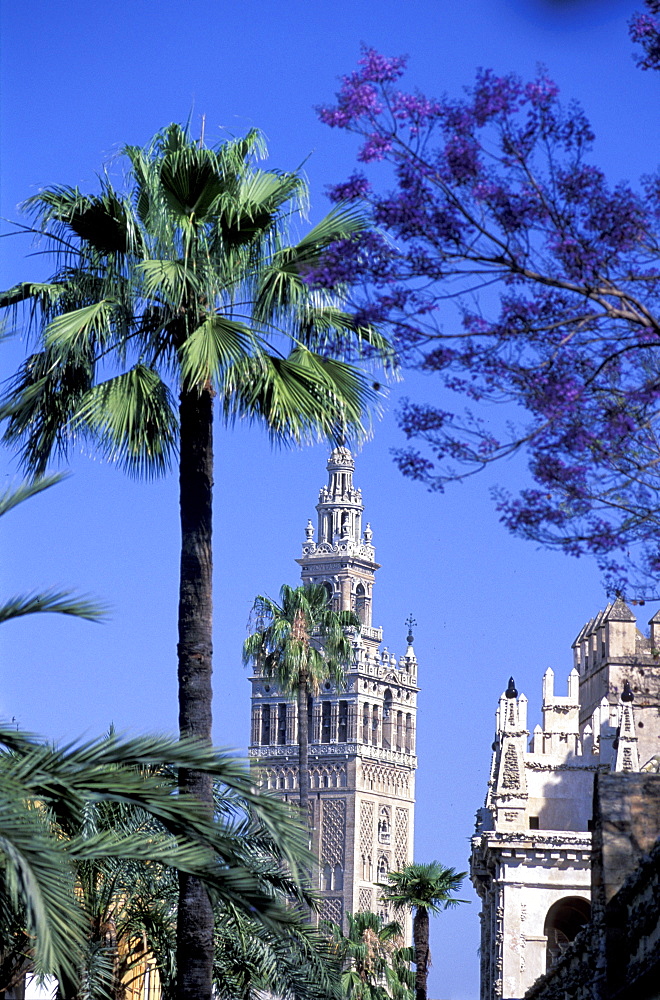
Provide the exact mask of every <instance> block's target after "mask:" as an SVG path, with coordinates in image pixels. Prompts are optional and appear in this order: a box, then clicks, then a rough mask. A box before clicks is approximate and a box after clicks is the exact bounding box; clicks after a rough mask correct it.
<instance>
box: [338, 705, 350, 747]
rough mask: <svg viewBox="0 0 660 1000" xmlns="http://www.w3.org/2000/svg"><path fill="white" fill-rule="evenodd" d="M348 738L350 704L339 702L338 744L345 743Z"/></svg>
mask: <svg viewBox="0 0 660 1000" xmlns="http://www.w3.org/2000/svg"><path fill="white" fill-rule="evenodd" d="M347 738H348V702H347V701H340V702H339V713H338V716H337V742H338V743H345V742H346V740H347Z"/></svg>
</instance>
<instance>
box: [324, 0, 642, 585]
mask: <svg viewBox="0 0 660 1000" xmlns="http://www.w3.org/2000/svg"><path fill="white" fill-rule="evenodd" d="M647 8H648V11H649V13H648V14H647V15H644V16H643V18H642V19H638V21H637V25H638V27H637V28H636V29H635V30H636V31H637V32H638V36H637V40H638V42H639V43H640V44H642V46H643V48H644V50H645V52H646V55H647V58H650V56H649V53H650V52H651V46H653V45H656V44H657V45H658V68H660V42H658V38H659V37H660V34H659V32H660V29H659V27H658V25H659V24H660V0H647ZM640 17H641V16H640ZM404 66H405V60H403V59H394V60H392V59H387V58H385V57H382V56H379V55H378V54H377V53H375V52H374V51H373V50H370V49H369V50H365V52H364V53H363V55H362V58H361V60H360V64H359V67H358V69H357V71H356V72H355V73H354V74H352V75H351V76H349V77H345V78H344V79H343V81H342V85H341V89H340V91H339V94H338V97H337V102H336V104H335V105H334V106H333V108H332V109H326V110H325V111H324V112H322V117H323V119H324V120H326V121H328V123H329V124H331V125H338V126H340V127H343V128H347V129H350V130H351V131H353V132H355V133H357V134H358V135H359V136H361V138H362V142H363V145H362V148H361V150H360V153H359V159H360V160H361V161H362V162H363V163H365V164H368V163H370V162H372V161H381V163H382V162H385V163H389V164H390V165H391V185H390V187H389V189H387V190H383V189H382V188H379V187H378V186H376V185H374V186H373V187H372V186H370V184H369V182H368V180H367V177H366V176H365V174H364V173H359V174H353V175H352V176H351V177H350V178H349V179H348V181H347V182H345V184H343V185H338V186H337V187H335V188H334V189H333V192H332V197H333V199H334V200H354V199H359V200H360V201H361V202H362V204H363V205H365V206H367V207H368V209H369V210H370V212H371V218H372V220H373V222H374V224H375V225H376V226H377V227H378V229H379V231H380V232H383V231H384V232H385V233H386V234H387V235H386V237H383V236H381V235H378V236H376V235H374V234H371V235H369V236H367V237H360V239H358V240H355V241H349V242H348V243H344V244H339V245H338V246H337V247H334V248H331V249H330V250H329V251H328V253H327V254H326V255H325V257H324V260H323V261H322V265H321V267H320V268H318V269H317V270H316V272H315V273H314V275H310V276H308V278H309V279H310V280H315V281H317V282H319V283H321V284H323V285H325V286H327V287H334V286H335V285H338V284H340V285H342V286H344V287H345V288H346V287H348V288H352V294H353V296H354V300H355V301H354V309H355V311H356V316H357V317H358V319H361V320H365V321H366V320H368V321H369V322H375V323H378V324H380V325H385V326H389V329H390V331H391V332H392V333H393V336H394V339H395V340H396V341H397V342H398V343H399V344H400V345H402V346H403V349H404V351H405V354H404V358H405V360H406V363H408V364H414V365H415V366H416V367H418V368H420V369H422V370H424V371H427V372H434V373H435V374H436V376H437V378H438V379H439V382H440V386H441V389H442V392H443V395H442V400H443V403H444V404H445V405H443V406H435V405H432V404H431V405H421V404H417V403H408V404H406V405H404V406H403V408H402V409H401V412H400V414H399V419H400V423H401V427H402V429H403V431H404V432H405V434H406V436H407V437H408V438H409V440H410V441H411V442H414V443H415V444H416V445H417V444H419V445H420V446H423V447H424V448H425V449H426V450H427V452H428V456H427V455H425V454H423V453H422V452H421V451H420V450H418V449H417V448H416V447H413V446H412V445H411V447H409V448H406V449H404V450H402V451H400V452H398V453H397V455H396V461H397V463H398V464H399V467H400V468H401V469H402V470H403V471H404V472H405V474H406V475H409V476H411V477H412V478H415V479H417V480H420V481H423V482H424V483H425V484H426V485H427V486H429V488H431V489H441V488H442V487H443V485H444V484H445V483H446V482H448V481H449V480H451V479H455V478H461V477H462V476H464V475H469V474H470V472H471V471H472V470H474V469H475V468H480V467H483V466H484V465H487V464H489V463H490V462H493V461H495V460H497V459H498V458H499V457H500V456H503V455H507V454H511V453H512V451H517V450H520V449H524V450H525V451H526V453H527V456H528V460H529V473H530V475H531V478H532V480H533V481H534V486H533V488H527V489H523V490H522V491H521V493H520V494H519V495H517V496H514V497H506V496H504V495H500V500H499V504H500V506H499V510H500V514H501V516H502V519H503V521H504V522H505V523H506V524H507V525H508V527H509V528H510V529H511V530H512V531H515V532H518V533H519V534H521V535H523V536H524V537H528V538H535V539H536V540H537V541H540V542H542V543H543V544H547V545H554V546H555V547H558V548H560V549H562V550H563V551H566V552H571V553H572V554H580V553H582V552H585V553H586V552H589V553H592V554H593V555H595V556H596V557H597V559H598V560H599V562H600V564H601V566H602V567H603V568H604V570H605V571H606V573H607V574H608V579H610V580H615V579H616V580H617V581H619V583H620V582H621V580H622V579H623V576H622V573H621V567H620V566H617V565H616V564H615V562H614V559H613V555H612V553H613V552H614V551H615V549H617V548H619V549H626V550H627V548H628V547H630V546H639V545H644V544H646V543H647V542H648V539H649V533H650V531H651V526H652V528H653V531H657V527H660V428H658V427H657V421H658V416H660V362H658V361H657V360H656V357H657V351H658V348H660V262H659V261H658V256H659V255H660V252H659V251H657V249H656V248H657V247H658V246H660V232H658V225H657V223H658V220H660V175H659V176H657V177H653V178H649V179H647V180H646V182H645V196H644V197H640V195H638V194H637V192H636V191H634V190H633V189H632V188H631V187H629V186H627V185H621V184H620V185H616V186H612V185H610V184H609V183H608V181H607V178H606V177H605V175H604V173H603V172H602V170H600V169H599V168H598V167H597V166H596V165H594V164H593V163H592V162H591V161H590V148H591V144H592V142H593V132H592V129H591V126H590V125H589V122H588V121H587V119H586V118H585V116H584V114H583V112H582V111H581V110H580V109H579V108H578V107H577V106H575V105H569V106H568V107H567V108H566V107H563V106H562V105H561V104H560V101H559V95H558V89H557V87H556V85H555V84H554V83H553V82H552V81H551V80H550V79H549V78H548V77H547V74H545V72H540V73H539V74H538V76H537V78H536V79H535V80H532V81H531V82H528V83H525V82H523V81H521V80H520V79H519V78H518V77H516V76H514V75H506V76H498V75H496V74H494V73H493V72H492V71H490V70H481V71H479V73H478V74H477V78H476V82H475V84H474V86H473V87H472V88H471V89H470V90H468V91H467V92H466V96H465V97H463V98H462V99H460V100H457V99H448V98H443V99H441V100H435V99H432V98H428V97H425V96H424V95H422V94H419V93H417V92H414V93H413V92H406V91H404V90H402V89H399V81H400V78H401V76H402V73H403V69H404ZM382 172H383V169H382V166H381V168H380V169H379V174H380V175H382ZM495 287H496V288H497V291H498V294H497V296H496V295H495V294H494V291H493V289H494V288H495ZM364 290H366V294H365V291H364ZM482 290H483V294H482ZM496 302H498V303H499V305H494V303H496ZM453 303H456V304H458V307H459V318H460V322H457V319H456V314H455V313H454V312H452V311H451V308H452V304H453ZM451 393H454V394H460V396H462V397H463V399H467V400H469V401H470V402H471V403H473V404H476V405H475V406H474V407H473V408H472V411H465V412H464V413H462V414H461V413H460V412H459V411H458V410H457V412H456V413H454V414H452V413H449V412H448V411H447V409H446V400H447V398H450V394H451ZM493 403H497V404H502V403H504V404H507V405H508V406H509V411H508V412H509V413H511V414H512V417H511V422H510V425H509V426H508V427H507V429H506V431H504V430H500V432H498V431H497V430H495V429H494V428H493V427H489V426H488V424H487V423H486V422H485V420H484V419H483V417H482V414H484V413H491V414H492V413H493V412H497V410H496V408H495V409H494V408H493V407H492V405H491V406H490V408H489V409H488V410H482V409H481V404H493ZM475 413H476V415H475ZM656 438H657V441H656ZM656 469H657V470H658V471H657V472H656ZM656 526H657V527H656ZM647 548H648V545H647ZM648 552H649V553H651V554H647V559H648V560H650V559H651V558H660V556H659V555H658V553H659V552H660V546H658V544H657V543H653V544H651V545H650V548H648ZM648 565H649V563H648V561H647V566H648Z"/></svg>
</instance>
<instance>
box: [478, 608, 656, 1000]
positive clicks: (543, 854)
mask: <svg viewBox="0 0 660 1000" xmlns="http://www.w3.org/2000/svg"><path fill="white" fill-rule="evenodd" d="M656 618H657V619H658V621H656ZM650 625H651V635H650V637H646V636H644V635H642V634H641V632H640V631H639V630H638V629H637V626H636V619H635V616H634V615H633V614H632V612H631V611H630V609H629V608H628V607H627V605H626V604H625V603H624V602H623V601H622V600H621V599H617V600H616V601H615V602H614V604H611V605H608V607H607V608H606V609H605V611H602V612H601V613H600V614H599V615H598V616H597V617H596V618H595V619H593V620H592V621H591V622H589V623H588V624H587V625H585V627H584V628H583V629H582V631H581V632H580V634H579V635H578V637H577V639H576V641H575V643H574V667H573V670H572V671H571V673H570V674H569V677H568V691H567V694H566V695H556V694H555V690H554V673H553V671H552V670H547V671H546V674H545V676H544V678H543V702H542V713H543V725H542V726H540V725H537V726H536V727H535V729H534V731H533V733H532V734H531V738H530V732H529V730H528V728H527V698H526V697H525V695H524V694H521V695H518V692H517V691H516V689H515V684H514V682H513V679H511V680H510V681H509V686H508V688H507V690H506V691H505V692H504V693H503V694H502V697H501V698H500V702H499V707H498V710H497V716H496V719H497V722H496V735H495V742H494V743H493V755H492V764H491V773H490V779H489V782H488V794H487V797H486V803H485V807H484V808H483V809H480V810H479V812H478V813H477V828H476V834H475V836H474V837H473V839H472V856H471V862H470V870H471V878H472V881H473V883H474V885H475V888H476V890H477V892H478V893H479V895H480V897H481V901H482V910H481V1000H500V998H503V1000H512V998H516V1000H517V998H522V997H523V995H524V993H525V991H526V990H527V989H528V987H529V986H531V984H532V983H533V982H534V981H535V980H536V979H537V978H538V977H539V976H540V975H542V974H543V973H545V972H546V970H547V969H548V968H549V967H551V965H552V963H553V961H554V959H555V958H556V957H557V956H558V955H559V954H560V953H561V951H562V949H563V947H564V946H565V945H566V943H568V942H569V941H571V940H573V938H574V937H575V935H576V934H577V932H578V930H579V929H580V927H581V926H582V925H583V924H584V923H585V922H586V921H587V920H588V919H589V916H590V891H591V832H590V826H591V817H592V797H593V778H594V774H595V773H596V772H597V771H639V770H640V760H641V764H642V767H643V768H648V769H655V768H656V767H657V762H658V760H660V757H659V758H658V759H657V760H656V757H655V755H656V754H658V753H659V752H660V700H659V697H658V692H659V691H660V663H659V659H658V648H657V646H660V615H658V616H655V617H654V618H653V619H652V620H651V622H650Z"/></svg>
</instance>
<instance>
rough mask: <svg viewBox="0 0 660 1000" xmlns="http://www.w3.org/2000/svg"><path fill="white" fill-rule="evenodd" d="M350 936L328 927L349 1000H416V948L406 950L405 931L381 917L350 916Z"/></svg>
mask: <svg viewBox="0 0 660 1000" xmlns="http://www.w3.org/2000/svg"><path fill="white" fill-rule="evenodd" d="M347 920H348V933H347V934H344V933H343V932H342V929H341V927H339V925H338V924H333V923H328V925H327V927H328V930H329V931H330V934H331V935H332V944H333V947H334V951H335V955H336V956H337V958H338V960H339V962H340V963H341V966H342V969H343V972H342V980H341V982H342V994H343V996H344V997H345V998H346V1000H412V990H413V986H414V982H415V977H414V975H413V973H412V972H411V971H410V962H412V958H413V952H412V948H405V947H403V946H402V941H403V929H402V927H401V924H399V923H397V922H396V921H390V922H388V923H386V922H385V920H384V919H383V918H382V917H381V916H380V915H379V914H377V913H370V912H369V911H364V912H362V913H355V914H353V913H348V914H347Z"/></svg>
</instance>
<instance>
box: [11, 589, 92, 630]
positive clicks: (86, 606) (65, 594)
mask: <svg viewBox="0 0 660 1000" xmlns="http://www.w3.org/2000/svg"><path fill="white" fill-rule="evenodd" d="M46 613H53V614H59V615H73V616H74V617H75V618H86V619H87V621H90V622H98V621H101V620H102V619H103V618H105V617H106V615H107V613H108V611H107V608H104V607H103V605H101V604H98V603H97V602H96V601H91V600H88V599H86V598H84V597H75V596H74V595H73V594H72V592H71V591H70V590H46V591H43V592H41V593H34V594H21V595H18V596H16V597H12V598H10V599H9V600H7V601H4V602H3V603H2V604H0V622H6V621H9V620H10V619H12V618H22V617H24V616H25V615H36V614H46Z"/></svg>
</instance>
